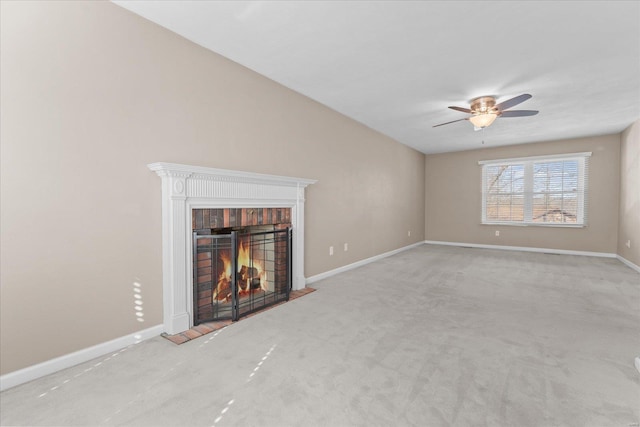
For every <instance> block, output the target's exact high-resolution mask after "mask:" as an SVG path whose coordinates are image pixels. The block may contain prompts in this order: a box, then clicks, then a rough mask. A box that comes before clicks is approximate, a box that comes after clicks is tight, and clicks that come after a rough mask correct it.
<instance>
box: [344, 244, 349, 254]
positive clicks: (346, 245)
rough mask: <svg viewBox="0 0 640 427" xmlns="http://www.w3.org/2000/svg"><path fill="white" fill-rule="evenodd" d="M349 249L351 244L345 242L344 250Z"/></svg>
mask: <svg viewBox="0 0 640 427" xmlns="http://www.w3.org/2000/svg"><path fill="white" fill-rule="evenodd" d="M348 250H349V244H348V243H345V244H344V251H345V252H347V251H348Z"/></svg>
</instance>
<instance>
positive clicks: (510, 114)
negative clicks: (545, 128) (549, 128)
mask: <svg viewBox="0 0 640 427" xmlns="http://www.w3.org/2000/svg"><path fill="white" fill-rule="evenodd" d="M536 114H538V111H536V110H511V111H503V112H502V113H500V117H525V116H535V115H536Z"/></svg>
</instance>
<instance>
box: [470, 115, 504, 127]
mask: <svg viewBox="0 0 640 427" xmlns="http://www.w3.org/2000/svg"><path fill="white" fill-rule="evenodd" d="M497 117H498V115H497V114H496V113H480V114H474V115H473V116H471V117H469V121H470V122H471V123H472V124H473V125H474V126H475V127H477V128H486V127H487V126H490V125H491V123H493V122H494V121H495V119H496V118H497Z"/></svg>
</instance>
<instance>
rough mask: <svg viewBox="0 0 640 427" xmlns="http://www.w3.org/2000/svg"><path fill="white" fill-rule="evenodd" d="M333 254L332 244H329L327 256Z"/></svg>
mask: <svg viewBox="0 0 640 427" xmlns="http://www.w3.org/2000/svg"><path fill="white" fill-rule="evenodd" d="M331 255H333V246H329V256H331Z"/></svg>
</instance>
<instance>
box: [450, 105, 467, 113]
mask: <svg viewBox="0 0 640 427" xmlns="http://www.w3.org/2000/svg"><path fill="white" fill-rule="evenodd" d="M449 108H451V109H452V110H456V111H462V112H463V113H469V114H471V110H469V109H468V108H462V107H449Z"/></svg>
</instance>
